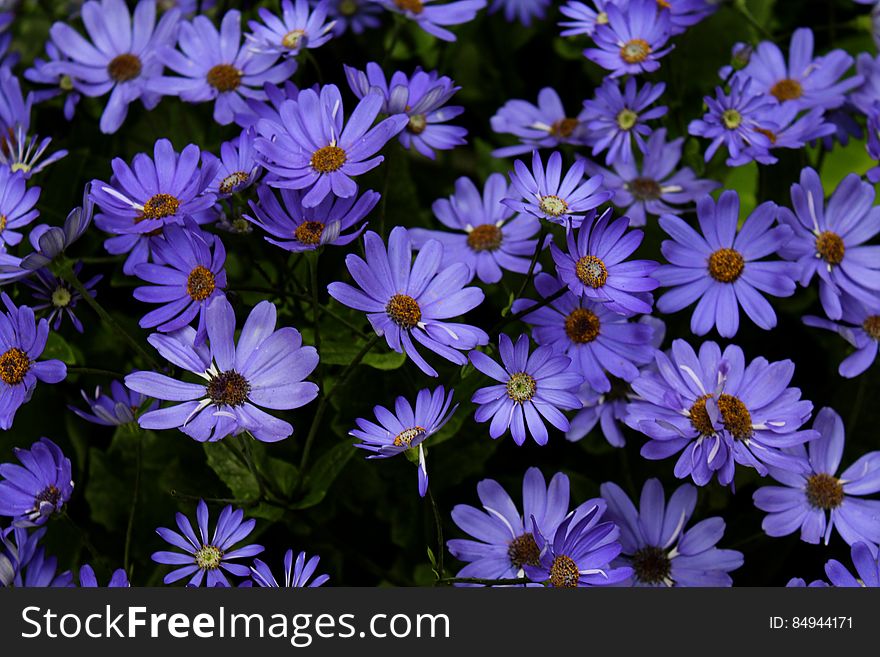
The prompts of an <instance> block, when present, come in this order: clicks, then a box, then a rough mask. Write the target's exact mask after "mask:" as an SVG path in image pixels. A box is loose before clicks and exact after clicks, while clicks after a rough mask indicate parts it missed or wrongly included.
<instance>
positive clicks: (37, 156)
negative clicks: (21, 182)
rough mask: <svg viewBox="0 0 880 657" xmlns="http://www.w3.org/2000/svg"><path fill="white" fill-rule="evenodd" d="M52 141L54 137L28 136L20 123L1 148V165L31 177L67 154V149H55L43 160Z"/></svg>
mask: <svg viewBox="0 0 880 657" xmlns="http://www.w3.org/2000/svg"><path fill="white" fill-rule="evenodd" d="M50 143H52V139H51V138H49V137H46V138H45V139H40V138H39V136H37V135H32V136H30V137H28V135H27V133H26V132H25V129H24V127H23V126H22V125H21V124H19V125H17V126H16V127H15V130H14V132H12V133H11V134H10V135H9V136H8V137H7V138H6V140H5V142H4V147H3V148H0V167H7V168H9V169H10V170H11V171H13V172H14V171H21V172H22V173H23V174H24V177H25V178H30V177H31V176H33V175H34V174H36V173H39V172H40V171H42V170H43V169H45V168H46V167H47V166H49V165H50V164H52V163H53V162H57V161H58V160H60V159H61V158H62V157H64V156H65V155H67V151H66V150H60V151H55V152H54V153H52V154H51V155H49V157H47V158H46V159H44V160H42V161H41V158H42V157H43V153H45V152H46V149H47V148H48V147H49V144H50Z"/></svg>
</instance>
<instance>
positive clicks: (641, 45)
mask: <svg viewBox="0 0 880 657" xmlns="http://www.w3.org/2000/svg"><path fill="white" fill-rule="evenodd" d="M650 54H651V46H650V45H649V44H648V42H647V41H645V40H644V39H630V40H629V41H627V42H626V43H625V44H623V46H621V48H620V58H621V59H622V60H623V61H625V62H626V63H627V64H640V63H642V62H643V61H645V60H646V59H648V55H650Z"/></svg>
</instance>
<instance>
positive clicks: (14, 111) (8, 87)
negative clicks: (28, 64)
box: [0, 65, 33, 137]
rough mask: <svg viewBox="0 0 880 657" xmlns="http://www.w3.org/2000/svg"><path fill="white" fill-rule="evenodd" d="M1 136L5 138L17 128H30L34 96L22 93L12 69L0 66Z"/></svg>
mask: <svg viewBox="0 0 880 657" xmlns="http://www.w3.org/2000/svg"><path fill="white" fill-rule="evenodd" d="M0 92H2V93H0V131H2V132H0V134H3V135H4V137H5V136H6V134H8V133H10V132H12V131H13V130H14V129H15V126H17V125H22V126H24V128H25V129H28V128H29V127H30V121H31V106H32V105H33V96H32V95H31V94H28V95H27V97H25V96H24V95H23V94H22V93H21V83H20V82H19V81H18V77H17V76H16V75H15V74H14V73H13V72H12V68H10V67H9V66H6V65H0Z"/></svg>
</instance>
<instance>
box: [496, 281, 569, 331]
mask: <svg viewBox="0 0 880 657" xmlns="http://www.w3.org/2000/svg"><path fill="white" fill-rule="evenodd" d="M566 292H568V288H567V287H564V288H562V289H561V290H556V292H554V293H553V294H551V295H550V296H549V297H545V298H543V299H541V301H539V302H538V303H536V304H535V305H533V306H529V307H528V308H525V309H523V310H520V311H519V312H518V313H514V314H512V315H507V317H502V318H501V321H500V322H498V323H497V324H496V325H495V326H494V327H493V328H492V330H491V331H490V332H489V335H495V334H496V333H499V332H500V331H501V329H503V328H504V327H505V326H507V325H508V324H510V323H512V322H515V321H517V320H519V319H522V318H523V317H525V316H526V315H528V314H530V313H533V312H535V311H536V310H539V309H541V308H543V307H544V306H549V305H550V304H551V303H553V302H554V301H556V300H557V299H559V298H560V297H562V296H563V295H564V294H565V293H566Z"/></svg>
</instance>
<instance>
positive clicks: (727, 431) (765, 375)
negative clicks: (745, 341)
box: [626, 340, 819, 486]
mask: <svg viewBox="0 0 880 657" xmlns="http://www.w3.org/2000/svg"><path fill="white" fill-rule="evenodd" d="M655 363H656V369H647V370H644V371H642V373H641V375H640V376H639V378H637V379H636V380H635V381H633V383H632V388H633V390H634V391H635V392H636V394H637V395H638V396H639V398H637V399H635V400H633V401H632V402H631V403H630V404H629V406H628V407H627V418H626V423H627V425H629V426H630V427H632V428H633V429H636V430H637V431H640V432H641V433H643V434H645V435H646V436H648V438H649V441H648V442H647V443H646V444H645V445H643V446H642V450H641V453H642V456H644V457H645V458H647V459H651V460H659V459H664V458H668V457H669V456H672V455H673V454H676V453H678V452H681V455H680V456H679V458H678V461H677V462H676V464H675V469H674V473H675V476H676V477H678V478H679V479H683V478H685V477H691V478H692V479H693V481H694V483H695V484H697V485H698V486H704V485H705V484H707V483H708V482H709V481H710V480H711V479H712V477H714V476H715V475H716V474H717V475H718V481H719V482H720V483H721V484H722V485H725V486H726V485H727V484H730V483H731V482H732V481H733V474H734V468H735V465H736V464H737V463H739V464H740V465H744V466H747V467H752V468H755V470H757V471H758V473H759V474H760V475H761V476H764V475H766V474H767V471H768V470H767V466H774V467H777V468H780V469H784V470H788V471H791V472H800V473H805V472H808V471H809V464H808V463H807V462H806V461H805V460H804V459H803V458H802V457H800V456H797V455H795V454H792V453H791V452H790V451H788V448H790V447H793V446H795V445H800V444H802V443H805V442H807V441H810V440H813V439H815V438H818V436H819V434H818V433H817V432H816V431H814V430H805V429H801V428H800V427H801V426H802V425H803V424H804V422H806V421H807V419H808V418H809V417H810V413H811V412H812V410H813V404H812V403H811V402H809V401H807V400H802V399H801V398H800V396H801V391H800V390H799V389H797V388H790V387H788V384H789V382H790V381H791V378H792V376H793V375H794V363H792V362H791V361H790V360H784V361H778V362H775V363H770V362H768V361H767V359H765V358H756V359H754V360H753V361H752V362H751V363H749V364H748V365H746V363H745V356H744V355H743V351H742V349H740V348H739V347H738V346H736V345H729V346H727V347H726V348H725V349H724V352H723V353H722V351H721V348H720V347H719V346H718V345H717V344H715V343H714V342H704V343H703V344H702V345H701V346H700V351H699V355H698V354H697V353H696V352H695V351H694V349H693V348H692V347H691V346H690V345H689V344H688V343H687V342H685V341H684V340H675V341H674V342H673V343H672V349H671V351H670V353H669V354H666V353H664V352H661V351H657V352H656V354H655Z"/></svg>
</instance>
